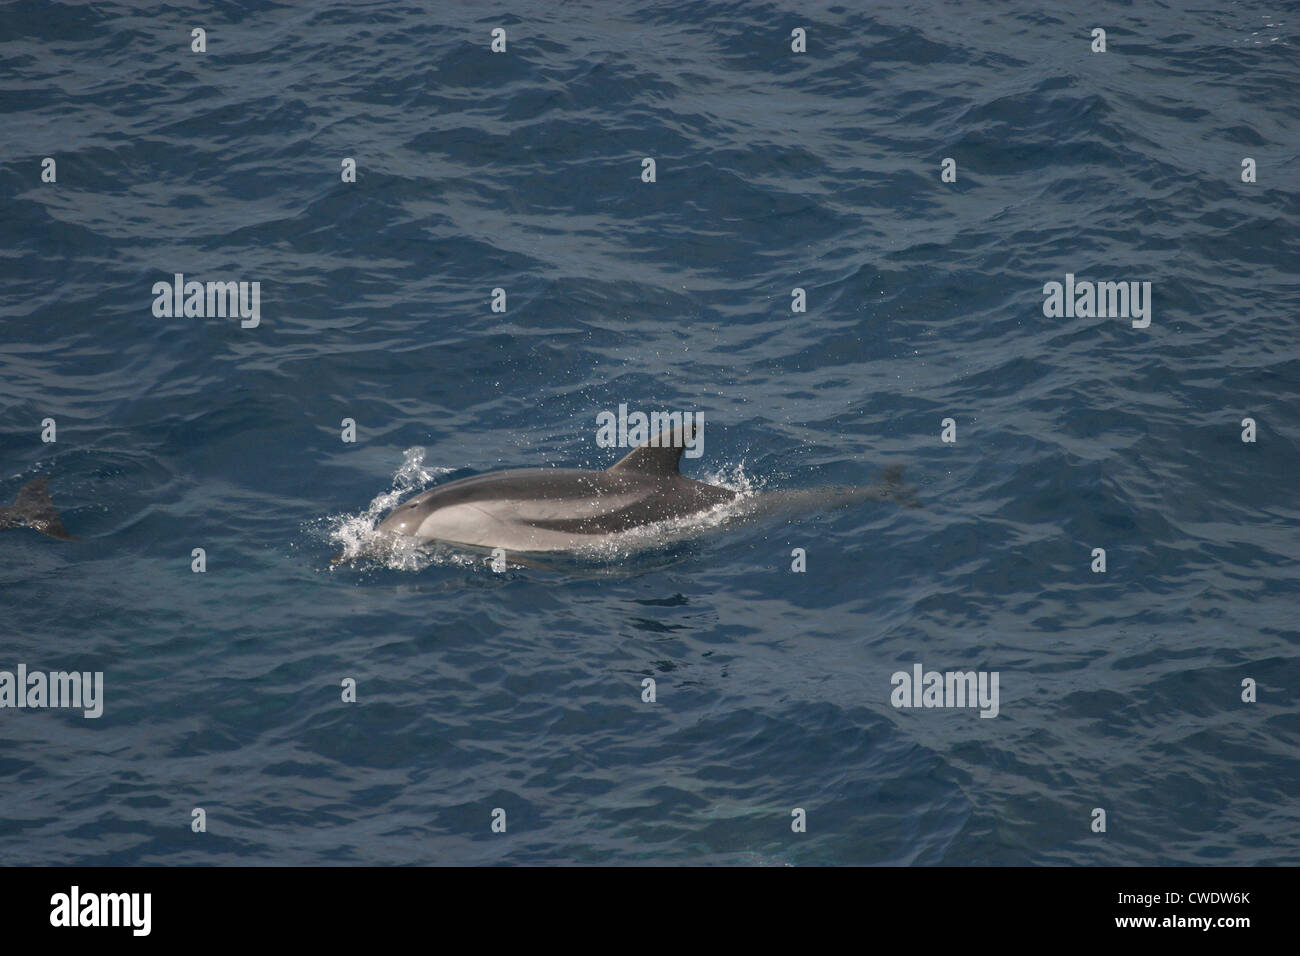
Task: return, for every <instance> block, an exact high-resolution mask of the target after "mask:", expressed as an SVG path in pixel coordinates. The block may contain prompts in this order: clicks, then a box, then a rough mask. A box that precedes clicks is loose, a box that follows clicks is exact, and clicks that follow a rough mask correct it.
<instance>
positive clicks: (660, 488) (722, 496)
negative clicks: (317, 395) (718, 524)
mask: <svg viewBox="0 0 1300 956" xmlns="http://www.w3.org/2000/svg"><path fill="white" fill-rule="evenodd" d="M694 430H695V429H694V426H691V429H690V432H691V435H690V437H694ZM684 445H685V441H684V440H683V436H682V429H681V428H680V427H678V428H673V429H669V430H667V431H665V432H664V433H663V434H662V435H660V436H659V437H658V438H656V439H655V440H653V441H651V442H647V443H646V444H644V445H641V446H640V447H639V448H636V449H633V451H632V452H631V453H630V454H629V455H627V456H626V457H625V458H623V459H622V460H621V461H619V462H618V463H617V464H615V465H613V466H612V467H610V468H606V469H605V470H604V471H585V470H581V469H577V468H520V469H514V470H511V471H496V472H490V473H489V474H486V475H476V476H474V477H472V478H462V479H460V480H459V481H453V482H450V483H448V484H445V485H440V486H439V487H437V488H431V489H430V490H428V491H426V492H423V493H421V494H418V495H416V496H415V497H414V498H412V499H410V500H409V501H405V502H403V503H402V504H400V505H398V506H397V507H396V508H394V509H393V511H392V513H391V514H389V515H388V517H386V518H385V519H384V520H383V521H382V522H380V524H379V530H380V531H381V532H387V533H390V534H397V535H406V536H409V537H411V538H414V539H416V541H418V542H419V543H421V544H425V543H428V542H432V541H444V542H449V543H452V544H467V545H474V546H477V547H483V548H504V549H505V550H507V551H573V550H578V549H581V548H583V547H587V546H590V545H592V544H595V543H596V542H597V541H598V540H599V539H600V538H602V537H604V536H608V535H612V534H617V533H619V532H622V531H628V530H630V529H632V528H638V527H642V526H644V525H648V524H653V523H655V522H658V521H666V520H668V519H670V518H685V517H688V516H690V515H693V514H699V513H701V512H704V511H708V510H709V509H710V508H713V507H714V506H716V505H719V504H722V503H724V502H727V501H731V500H733V499H734V498H735V497H736V494H737V493H736V492H734V491H732V490H730V489H728V488H719V487H717V486H716V485H707V484H705V483H704V482H702V481H695V480H693V479H691V478H687V477H685V476H684V475H682V474H681V472H679V471H678V470H677V469H678V465H679V463H680V459H681V456H682V448H683V447H684Z"/></svg>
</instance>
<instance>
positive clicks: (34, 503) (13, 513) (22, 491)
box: [0, 478, 81, 541]
mask: <svg viewBox="0 0 1300 956" xmlns="http://www.w3.org/2000/svg"><path fill="white" fill-rule="evenodd" d="M49 483H50V480H49V479H48V478H33V479H32V480H31V481H29V482H27V484H25V485H23V486H22V487H21V488H19V489H18V497H17V498H15V499H14V503H13V504H12V505H11V506H10V507H8V508H0V512H3V513H4V514H3V515H2V517H3V518H6V519H8V520H7V521H5V522H4V524H0V527H13V526H16V525H25V526H27V527H28V528H33V529H35V530H37V531H39V532H40V533H41V534H48V535H49V536H50V537H51V538H58V539H59V540H60V541H80V540H81V539H80V538H74V537H73V536H72V535H71V534H69V532H68V529H67V528H65V527H63V521H62V519H60V518H59V513H58V512H57V511H55V510H54V502H53V501H52V500H50V493H49V491H47V490H46V486H47V485H49Z"/></svg>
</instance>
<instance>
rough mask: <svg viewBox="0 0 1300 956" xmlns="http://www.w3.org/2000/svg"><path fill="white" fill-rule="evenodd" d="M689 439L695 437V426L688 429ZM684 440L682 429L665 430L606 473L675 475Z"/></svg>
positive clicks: (638, 447) (680, 458) (692, 425)
mask: <svg viewBox="0 0 1300 956" xmlns="http://www.w3.org/2000/svg"><path fill="white" fill-rule="evenodd" d="M688 431H689V433H690V436H691V438H694V437H695V425H694V424H693V423H692V424H691V426H690V427H689V429H688ZM685 447H686V440H685V439H683V437H682V428H681V427H680V426H675V427H672V428H666V429H664V430H663V431H661V432H660V433H659V434H658V435H656V436H655V437H654V438H652V439H650V440H649V441H648V442H646V443H645V444H644V445H638V446H637V447H636V448H633V449H632V450H631V451H630V452H628V453H627V455H625V456H624V457H623V458H621V459H619V460H618V462H616V463H615V464H613V465H611V466H610V467H609V468H608V469H607V470H608V471H619V472H636V473H637V474H642V475H664V476H668V475H676V474H680V472H679V471H678V470H677V469H678V466H679V465H680V464H681V460H682V449H683V448H685Z"/></svg>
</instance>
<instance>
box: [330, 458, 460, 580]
mask: <svg viewBox="0 0 1300 956" xmlns="http://www.w3.org/2000/svg"><path fill="white" fill-rule="evenodd" d="M451 471H452V469H450V468H439V467H436V466H435V467H428V468H426V467H425V465H424V449H423V448H408V449H406V451H404V452H402V464H401V465H400V466H399V467H398V469H397V471H395V472H394V473H393V482H392V487H391V488H390V489H389V490H388V491H385V492H383V493H381V494H380V495H378V496H376V497H375V499H374V500H373V501H371V502H370V504H369V505H368V506H366V509H365V510H364V511H362V512H360V513H359V514H340V515H330V516H329V517H328V518H326V519H325V522H326V524H327V538H328V540H329V541H330V542H331V543H332V544H334V545H336V546H337V547H338V548H339V549H340V550H339V554H338V556H337V558H336V560H335V563H339V562H349V563H351V562H356V561H358V560H360V559H365V560H369V561H373V562H375V563H377V564H380V565H382V566H384V567H388V568H391V569H393V570H395V571H418V570H420V569H421V568H424V567H428V565H429V564H431V563H433V561H434V555H433V554H432V553H430V552H427V551H426V550H424V549H422V548H420V547H419V546H418V545H417V544H416V543H415V541H414V539H412V538H406V537H403V536H401V535H389V534H381V533H380V531H379V522H381V521H382V520H383V519H384V517H385V516H386V515H387V514H388V513H389V512H390V511H392V510H393V509H394V508H395V507H397V505H398V503H399V502H401V501H402V500H403V499H405V498H409V497H410V496H411V495H413V494H415V493H416V492H419V491H423V490H424V488H425V487H427V486H428V484H429V483H430V482H431V481H433V480H434V479H435V478H437V477H438V476H439V475H445V474H448V473H449V472H451Z"/></svg>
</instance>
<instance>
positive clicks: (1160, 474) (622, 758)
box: [0, 0, 1300, 865]
mask: <svg viewBox="0 0 1300 956" xmlns="http://www.w3.org/2000/svg"><path fill="white" fill-rule="evenodd" d="M195 27H202V28H203V29H204V30H205V31H206V52H204V53H198V52H193V51H192V49H191V43H192V37H191V30H192V29H193V28H195ZM498 27H500V28H503V29H504V30H505V31H506V37H507V49H506V51H505V52H504V53H493V52H492V51H491V48H490V45H491V42H492V31H493V29H495V28H498ZM1096 27H1101V28H1104V29H1105V30H1106V43H1107V49H1106V51H1105V52H1104V53H1102V52H1093V50H1092V45H1093V39H1092V31H1093V29H1094V28H1096ZM796 28H803V29H805V30H806V36H807V51H806V52H804V53H795V52H793V51H792V49H791V44H792V38H791V32H792V31H793V30H794V29H796ZM1298 51H1300V11H1298V10H1297V8H1296V7H1295V5H1294V4H1283V3H1277V2H1263V0H1244V2H1234V3H1212V2H1208V0H1176V2H1155V0H1143V2H1134V3H1131V4H1106V5H1099V4H1094V3H1088V4H1085V3H1062V4H1035V3H1028V2H1024V0H1016V2H1008V3H997V4H992V3H988V4H986V3H958V2H940V0H918V2H899V0H894V2H888V0H886V2H871V3H849V2H830V3H828V2H824V0H814V2H812V3H800V4H778V3H764V2H755V3H739V2H732V3H713V2H701V0H667V2H654V3H631V2H627V0H609V2H604V0H602V2H599V3H594V2H593V3H562V2H539V0H505V2H502V3H494V4H490V5H484V4H476V3H430V4H411V3H401V2H396V3H391V2H382V3H380V2H374V3H356V2H346V3H345V2H308V3H272V2H248V3H240V4H221V5H210V4H198V3H173V4H170V5H167V6H164V7H152V6H146V5H133V4H126V3H114V2H107V3H96V4H93V5H88V4H71V3H69V4H63V3H57V2H43V0H15V2H7V3H0V116H2V118H3V129H4V136H3V148H2V149H0V290H2V292H3V294H2V295H0V464H2V465H3V470H2V471H0V499H2V500H3V502H4V503H6V504H7V503H9V502H11V501H12V500H13V498H14V495H15V494H16V493H17V491H18V489H19V488H20V487H22V485H23V484H24V483H25V482H27V481H30V480H31V479H33V478H35V477H37V476H41V475H44V476H48V477H49V479H50V491H51V494H52V496H53V499H54V501H55V503H56V505H57V507H58V508H59V510H60V512H61V513H62V516H63V520H64V523H65V524H66V525H67V527H68V528H69V529H70V530H71V531H72V533H73V534H74V535H76V536H77V537H79V538H80V539H82V540H80V541H78V542H61V541H55V540H52V539H51V538H48V537H45V536H42V535H40V534H37V533H36V532H35V531H33V530H29V529H16V530H8V531H5V532H3V533H0V610H2V611H3V626H2V627H0V670H4V671H10V672H13V671H15V670H16V668H17V667H18V665H20V664H22V665H25V666H26V667H27V668H28V669H29V670H32V671H36V670H41V671H51V670H74V669H75V670H78V671H91V672H93V671H102V672H103V674H104V688H105V689H104V712H103V716H102V717H99V718H98V719H87V718H85V717H83V716H82V715H81V713H80V712H77V711H73V710H69V709H43V710H42V709H21V710H20V709H10V708H5V709H0V861H3V862H4V863H6V864H43V863H54V864H74V863H75V864H95V865H123V864H153V865H158V864H167V865H174V864H216V865H229V864H266V865H284V864H458V865H468V864H619V865H622V864H740V865H817V864H890V865H913V864H918V865H933V864H943V865H1008V864H1036V865H1061V864H1084V865H1091V864H1102V865H1131V864H1132V865H1136V864H1156V865H1190V864H1295V863H1300V805H1298V803H1297V800H1298V797H1300V763H1298V761H1297V757H1298V755H1300V706H1298V705H1300V660H1298V653H1300V613H1298V611H1297V607H1298V604H1300V601H1298V598H1300V574H1298V572H1297V565H1296V559H1297V557H1300V535H1298V534H1297V532H1298V529H1300V495H1298V494H1297V492H1298V489H1300V485H1298V483H1297V467H1296V466H1297V456H1298V455H1300V352H1298V351H1297V329H1298V328H1300V230H1298V229H1297V224H1298V223H1300V95H1298V94H1300V52H1298ZM46 157H50V158H53V159H54V160H55V161H56V170H57V173H56V176H57V178H56V181H55V182H43V181H42V177H41V173H42V160H43V159H44V158H46ZM348 157H351V158H354V159H355V161H356V169H357V175H356V181H355V182H354V183H349V182H344V181H343V179H342V176H341V171H342V165H341V164H342V163H343V160H344V159H345V158H348ZM647 157H648V158H652V159H654V161H655V181H654V182H644V181H643V180H642V170H643V163H642V161H643V159H645V158H647ZM945 158H952V159H953V160H955V162H956V172H957V179H956V181H955V182H945V181H944V180H943V178H942V177H941V171H942V170H941V164H942V163H943V161H944V160H945ZM1246 158H1250V159H1253V160H1254V162H1255V164H1256V168H1257V181H1255V182H1243V180H1242V172H1243V167H1242V161H1243V159H1246ZM177 273H180V274H183V275H184V276H185V277H186V280H198V281H240V280H242V281H256V282H259V283H260V290H261V299H260V324H259V325H258V326H257V327H255V328H243V327H241V323H240V321H239V319H238V318H219V317H207V318H199V317H193V316H190V317H185V316H179V317H176V316H172V317H165V316H164V317H158V316H156V315H155V313H154V299H155V294H154V292H153V291H152V290H153V287H154V285H155V283H159V282H163V283H170V282H171V281H172V277H173V276H174V275H175V274H177ZM1067 274H1069V275H1073V276H1075V277H1076V278H1077V279H1079V280H1091V281H1125V282H1129V281H1133V282H1150V283H1151V290H1152V292H1151V304H1152V310H1151V322H1150V326H1149V327H1147V328H1134V327H1133V325H1132V323H1131V322H1130V321H1129V320H1128V319H1125V318H1116V317H1078V316H1058V317H1049V316H1047V315H1045V314H1044V300H1045V296H1044V286H1045V284H1046V283H1050V282H1054V281H1055V282H1064V281H1065V277H1066V275H1067ZM795 288H800V289H803V290H805V293H806V298H807V310H806V311H805V312H795V311H792V301H793V299H792V290H794V289H795ZM494 289H504V290H505V292H506V296H507V300H506V302H507V304H506V310H505V311H504V312H494V311H493V309H492V301H493V290H494ZM620 404H626V405H627V406H628V407H629V409H632V410H642V411H646V412H649V411H653V410H679V411H692V412H698V413H700V414H703V415H704V419H705V431H704V436H705V444H704V449H705V451H704V455H703V456H702V457H701V458H699V459H696V460H691V459H687V460H685V461H684V473H686V474H689V475H691V476H692V477H695V478H699V479H702V480H707V481H713V482H715V483H723V484H727V485H728V486H730V487H737V488H745V489H749V490H750V491H752V492H754V493H757V494H762V493H764V492H771V491H781V490H801V489H816V488H820V487H828V486H842V485H866V484H870V483H871V482H872V481H874V480H876V477H877V476H878V475H879V473H880V471H881V470H882V469H884V468H886V467H888V466H890V465H900V464H901V465H903V466H904V468H905V475H906V477H907V480H908V481H909V482H910V483H912V484H914V485H915V486H916V488H917V494H918V497H919V499H920V501H921V503H922V507H920V508H905V507H900V506H899V505H898V504H897V503H895V502H892V501H871V502H866V503H862V504H859V505H855V506H852V507H847V508H827V509H811V510H806V511H804V512H801V513H797V514H787V515H782V516H780V517H779V518H773V519H770V520H766V521H758V522H752V523H745V524H737V525H734V526H733V525H729V524H726V523H724V524H723V526H720V527H712V528H705V529H701V534H700V535H698V536H697V537H696V538H694V539H692V540H691V541H689V542H686V543H682V544H676V545H673V546H667V547H664V548H661V549H657V550H655V549H652V550H651V551H650V552H649V553H636V554H633V553H630V552H629V553H621V552H620V553H617V554H613V555H609V556H607V557H606V559H605V560H603V561H596V562H586V563H583V562H575V563H569V564H562V565H560V566H558V567H556V566H549V567H548V566H533V565H530V564H527V563H523V562H519V563H514V562H512V563H511V565H510V567H509V569H508V570H507V571H505V572H504V573H497V572H494V571H493V570H492V568H491V567H490V566H489V565H488V563H486V561H485V559H484V556H483V555H481V554H474V553H472V552H466V551H457V550H456V549H449V550H444V551H442V552H440V553H436V554H434V555H432V556H425V557H422V558H421V559H420V560H415V561H406V562H398V561H392V560H374V559H372V560H366V559H361V560H356V561H346V562H343V563H340V564H337V565H336V564H331V561H330V559H331V557H332V556H333V555H334V554H335V553H336V552H338V551H339V550H340V549H341V548H343V547H348V546H351V545H355V544H356V543H357V541H358V540H359V538H364V536H365V533H366V530H367V529H368V528H369V527H371V526H372V525H373V523H374V521H375V520H376V519H377V518H378V517H380V516H381V515H382V511H383V506H384V505H385V504H386V503H388V502H390V501H395V500H397V499H398V498H400V497H401V496H402V494H403V493H407V492H413V491H414V490H416V489H418V488H427V487H433V486H435V485H436V484H437V483H439V482H442V481H446V480H450V479H452V478H458V477H463V476H466V475H470V474H477V473H482V472H486V471H490V470H493V469H499V468H512V467H533V466H558V467H590V468H603V467H606V466H608V465H609V464H611V463H613V462H614V461H615V460H617V458H618V457H619V455H621V454H622V453H623V451H622V450H619V449H610V448H602V447H599V446H598V445H597V443H596V416H597V415H598V414H599V413H600V412H602V411H606V410H616V409H617V408H618V406H619V405H620ZM1246 418H1250V419H1253V421H1254V422H1255V427H1256V430H1257V436H1256V437H1257V440H1256V441H1254V442H1245V441H1243V440H1242V435H1243V431H1244V430H1245V428H1246V426H1243V419H1246ZM46 419H53V420H54V423H55V427H56V438H57V440H56V441H54V442H52V443H50V442H43V441H42V431H43V429H45V426H43V424H42V423H43V422H44V421H45V420H46ZM344 419H353V420H354V421H355V423H356V429H357V440H356V441H355V442H344V441H343V440H342V437H341V435H342V431H343V424H342V423H343V421H344ZM945 419H951V420H952V424H953V426H954V427H955V436H956V441H955V442H945V441H943V440H942V435H941V433H942V431H943V422H944V420H945ZM196 548H202V549H204V553H205V555H206V571H205V572H204V573H194V571H193V570H192V561H193V558H192V553H193V551H194V549H196ZM798 548H802V549H804V550H805V552H806V562H807V565H806V566H807V570H806V572H804V573H797V572H794V571H792V563H793V562H794V560H795V559H794V557H793V556H792V552H793V551H794V549H798ZM1096 548H1103V549H1105V554H1106V570H1105V572H1104V573H1096V572H1094V571H1093V570H1092V566H1093V562H1094V556H1093V550H1094V549H1096ZM917 664H920V665H922V666H923V668H924V669H925V670H936V671H941V672H942V671H950V670H952V671H971V670H975V671H988V672H997V673H998V675H999V680H1000V684H999V686H1000V706H999V712H998V715H997V716H996V717H995V718H993V719H984V718H981V717H980V716H979V711H978V710H977V709H974V708H970V707H966V708H947V709H943V708H919V709H910V708H899V707H895V706H894V704H893V703H892V702H891V694H892V693H893V691H894V684H893V681H892V675H894V674H895V673H896V672H899V671H902V672H907V673H911V671H912V669H913V667H914V666H915V665H917ZM349 678H351V679H353V680H355V681H356V688H357V699H356V702H355V703H345V702H344V701H343V700H342V683H343V682H344V681H345V680H346V679H349ZM646 678H653V680H654V681H655V682H656V684H655V686H656V700H655V701H654V702H653V703H648V702H644V701H643V700H642V693H643V683H642V682H643V681H644V680H645V679H646ZM1243 681H1248V682H1254V685H1255V688H1256V690H1255V693H1256V696H1257V699H1256V700H1255V701H1254V702H1247V701H1244V700H1243V693H1246V690H1247V688H1244V687H1243ZM1247 696H1249V695H1248V694H1247ZM195 808H202V809H203V810H204V811H205V814H206V832H201V833H196V832H194V830H193V828H192V819H193V817H192V814H193V811H194V810H195ZM498 808H499V809H501V810H504V811H505V818H506V821H507V827H506V832H504V833H498V832H493V828H492V823H493V811H494V810H496V809H498ZM796 808H801V809H803V810H804V811H805V812H806V817H807V831H806V832H804V833H799V832H794V831H793V829H792V820H793V819H794V818H793V817H792V811H794V810H795V809H796ZM1097 809H1101V810H1104V811H1105V820H1106V828H1105V831H1104V832H1097V831H1096V830H1095V829H1094V821H1095V820H1096V819H1097V816H1096V814H1095V812H1094V811H1095V810H1097Z"/></svg>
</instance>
